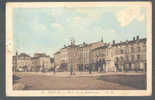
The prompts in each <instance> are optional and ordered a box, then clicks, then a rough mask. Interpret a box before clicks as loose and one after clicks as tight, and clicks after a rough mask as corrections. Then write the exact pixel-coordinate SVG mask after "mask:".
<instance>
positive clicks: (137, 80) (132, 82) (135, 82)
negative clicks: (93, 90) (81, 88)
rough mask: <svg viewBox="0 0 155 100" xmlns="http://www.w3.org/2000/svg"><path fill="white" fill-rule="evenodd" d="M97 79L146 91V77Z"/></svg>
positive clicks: (129, 76) (111, 76)
mask: <svg viewBox="0 0 155 100" xmlns="http://www.w3.org/2000/svg"><path fill="white" fill-rule="evenodd" d="M97 79H98V80H103V81H107V82H112V83H118V84H120V85H125V86H130V87H134V88H137V89H140V90H145V89H146V75H110V76H108V75H105V76H100V77H99V78H97Z"/></svg>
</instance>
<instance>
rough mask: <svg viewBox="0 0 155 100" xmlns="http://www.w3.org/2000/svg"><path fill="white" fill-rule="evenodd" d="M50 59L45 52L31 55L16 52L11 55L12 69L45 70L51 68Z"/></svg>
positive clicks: (25, 70) (26, 70)
mask: <svg viewBox="0 0 155 100" xmlns="http://www.w3.org/2000/svg"><path fill="white" fill-rule="evenodd" d="M52 62H53V61H52V60H51V58H50V56H48V55H46V54H45V53H35V54H34V56H33V57H31V56H29V55H28V54H26V53H20V54H19V55H18V53H17V52H16V55H15V56H13V71H24V72H28V71H35V72H39V71H42V72H46V71H49V70H50V69H51V68H52Z"/></svg>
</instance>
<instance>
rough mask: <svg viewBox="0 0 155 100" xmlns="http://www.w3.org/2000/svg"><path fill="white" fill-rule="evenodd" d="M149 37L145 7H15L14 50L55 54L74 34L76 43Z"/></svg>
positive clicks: (67, 43)
mask: <svg viewBox="0 0 155 100" xmlns="http://www.w3.org/2000/svg"><path fill="white" fill-rule="evenodd" d="M137 35H139V36H140V37H141V38H143V37H146V9H145V8H141V7H133V6H130V7H128V6H123V7H119V6H115V7H110V6H107V7H52V8H14V9H13V42H14V52H15V51H16V50H17V51H18V52H26V53H28V54H30V55H32V54H33V53H35V52H45V53H47V54H48V55H50V56H52V55H53V53H55V52H56V51H58V50H59V49H60V48H62V47H63V46H64V45H69V44H70V39H71V38H74V39H75V41H76V44H79V43H82V42H86V43H91V42H96V41H100V40H101V37H102V36H103V41H104V42H111V41H112V40H116V42H119V41H126V40H131V39H132V38H133V36H137Z"/></svg>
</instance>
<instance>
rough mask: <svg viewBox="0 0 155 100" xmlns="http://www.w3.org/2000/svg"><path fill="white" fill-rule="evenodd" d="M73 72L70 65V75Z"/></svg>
mask: <svg viewBox="0 0 155 100" xmlns="http://www.w3.org/2000/svg"><path fill="white" fill-rule="evenodd" d="M72 74H73V68H72V66H71V67H70V75H72Z"/></svg>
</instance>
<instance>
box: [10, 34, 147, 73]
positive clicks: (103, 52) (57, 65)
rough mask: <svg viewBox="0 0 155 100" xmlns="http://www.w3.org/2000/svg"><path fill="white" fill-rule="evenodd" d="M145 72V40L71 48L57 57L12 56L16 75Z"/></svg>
mask: <svg viewBox="0 0 155 100" xmlns="http://www.w3.org/2000/svg"><path fill="white" fill-rule="evenodd" d="M52 69H53V70H55V71H71V70H72V71H73V72H76V71H90V69H91V71H104V72H113V71H146V38H139V36H137V37H133V39H132V40H130V41H128V40H127V41H124V42H119V43H115V41H112V42H111V43H104V41H103V39H101V41H98V42H95V43H90V44H86V43H85V42H83V43H82V44H78V45H76V44H75V40H71V44H70V45H68V46H65V45H64V47H63V48H61V49H60V50H59V51H57V52H56V53H54V58H50V56H48V55H46V54H45V53H35V54H34V55H33V57H31V56H29V55H28V54H26V53H21V54H19V55H18V53H16V55H15V56H13V71H37V72H38V71H45V72H46V71H51V70H52Z"/></svg>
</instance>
